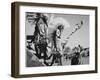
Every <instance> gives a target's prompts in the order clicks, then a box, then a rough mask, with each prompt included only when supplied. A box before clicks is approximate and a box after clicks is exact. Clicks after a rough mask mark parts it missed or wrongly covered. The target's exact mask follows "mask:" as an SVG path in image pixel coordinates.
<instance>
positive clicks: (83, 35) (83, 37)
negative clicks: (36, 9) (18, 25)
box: [25, 13, 89, 48]
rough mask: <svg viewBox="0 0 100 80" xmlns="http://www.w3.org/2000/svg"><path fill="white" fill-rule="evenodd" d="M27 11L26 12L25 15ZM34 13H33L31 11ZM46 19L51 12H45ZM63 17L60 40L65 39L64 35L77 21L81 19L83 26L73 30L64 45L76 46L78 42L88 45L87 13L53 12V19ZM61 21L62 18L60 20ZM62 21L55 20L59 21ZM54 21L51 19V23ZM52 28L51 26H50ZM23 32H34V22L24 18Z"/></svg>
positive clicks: (72, 28)
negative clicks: (62, 29)
mask: <svg viewBox="0 0 100 80" xmlns="http://www.w3.org/2000/svg"><path fill="white" fill-rule="evenodd" d="M27 14H28V13H26V16H27ZM33 14H34V13H33ZM47 15H48V17H49V18H48V19H50V17H51V16H52V15H51V14H47ZM59 17H60V18H63V19H64V20H65V21H66V23H67V24H65V28H64V31H63V33H62V35H61V37H62V41H63V40H65V38H66V37H68V35H69V34H71V32H72V31H73V30H74V29H75V27H76V26H75V25H76V24H77V23H80V21H83V26H82V27H81V29H79V30H78V31H77V32H75V33H74V34H73V35H72V36H71V37H70V39H69V40H68V43H67V45H66V46H69V47H71V48H73V47H75V46H78V45H79V44H80V45H81V46H83V47H89V15H77V14H53V19H55V18H59ZM62 21H63V20H62ZM62 21H61V20H60V21H57V22H61V23H62ZM52 22H53V23H56V21H51V23H52ZM52 29H53V28H52ZM52 29H51V25H49V30H48V31H49V32H52ZM25 32H26V35H32V34H33V32H34V24H32V23H29V22H28V21H27V20H26V23H25Z"/></svg>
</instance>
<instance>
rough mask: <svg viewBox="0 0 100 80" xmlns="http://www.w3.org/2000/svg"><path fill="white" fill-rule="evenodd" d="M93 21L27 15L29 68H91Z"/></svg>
mask: <svg viewBox="0 0 100 80" xmlns="http://www.w3.org/2000/svg"><path fill="white" fill-rule="evenodd" d="M89 17H90V16H89V15H79V14H60V13H39V12H26V13H25V45H26V46H25V47H26V48H25V53H26V55H25V57H26V62H25V63H26V67H42V66H43V67H45V66H68V65H71V66H73V65H89V58H90V51H89V48H90V47H89V40H90V36H89V33H90V32H89V31H90V30H89V28H90V27H89V26H90V25H89V24H90V23H89V22H90V21H89Z"/></svg>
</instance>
